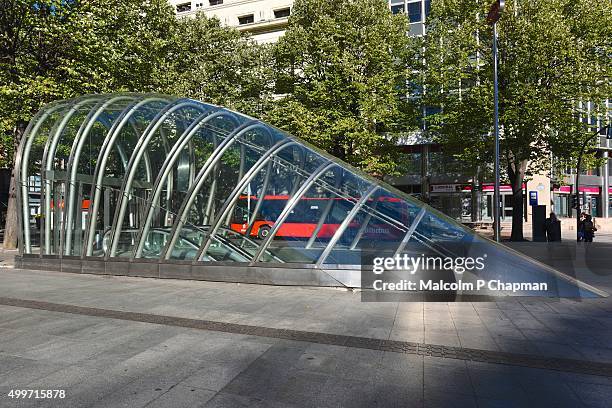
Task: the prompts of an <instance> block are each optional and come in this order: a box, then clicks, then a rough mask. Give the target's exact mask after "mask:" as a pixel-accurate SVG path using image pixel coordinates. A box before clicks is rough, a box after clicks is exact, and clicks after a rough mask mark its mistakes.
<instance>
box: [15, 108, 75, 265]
mask: <svg viewBox="0 0 612 408" xmlns="http://www.w3.org/2000/svg"><path fill="white" fill-rule="evenodd" d="M66 105H67V104H66V103H65V101H59V102H56V103H55V104H51V105H48V106H46V107H45V108H43V109H41V110H40V111H39V112H38V113H37V114H36V115H35V116H34V118H33V119H32V120H31V121H30V123H29V124H28V127H27V128H26V130H25V132H24V134H23V136H22V137H21V141H20V142H19V147H18V148H17V154H16V157H15V169H16V172H15V180H16V181H17V183H16V184H17V185H18V186H19V188H18V192H17V194H16V196H17V206H18V208H19V207H21V211H17V214H18V215H17V217H18V223H19V225H20V226H21V228H22V234H21V235H22V237H23V242H24V245H20V249H19V252H20V254H23V253H24V250H25V253H31V252H32V246H31V240H30V225H29V224H30V221H29V219H30V214H29V208H30V197H29V194H28V184H27V179H28V163H29V158H30V150H31V149H32V143H33V142H34V140H35V139H36V135H37V134H38V131H39V129H40V126H42V124H43V123H44V122H45V121H46V120H47V119H48V118H49V116H51V115H52V114H53V113H55V112H57V111H58V110H61V109H62V108H65V107H66ZM24 176H25V180H24ZM41 186H42V179H41ZM26 222H27V225H26Z"/></svg>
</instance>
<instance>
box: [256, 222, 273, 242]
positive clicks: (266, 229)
mask: <svg viewBox="0 0 612 408" xmlns="http://www.w3.org/2000/svg"><path fill="white" fill-rule="evenodd" d="M270 229H271V228H270V226H268V225H262V226H261V227H259V231H257V238H259V239H264V238H265V237H267V236H268V234H270Z"/></svg>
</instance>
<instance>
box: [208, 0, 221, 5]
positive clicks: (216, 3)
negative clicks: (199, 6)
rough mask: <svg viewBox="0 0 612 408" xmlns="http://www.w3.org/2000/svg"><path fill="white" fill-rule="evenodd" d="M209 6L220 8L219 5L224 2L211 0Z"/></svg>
mask: <svg viewBox="0 0 612 408" xmlns="http://www.w3.org/2000/svg"><path fill="white" fill-rule="evenodd" d="M208 4H210V5H211V6H218V5H219V4H223V0H209V1H208Z"/></svg>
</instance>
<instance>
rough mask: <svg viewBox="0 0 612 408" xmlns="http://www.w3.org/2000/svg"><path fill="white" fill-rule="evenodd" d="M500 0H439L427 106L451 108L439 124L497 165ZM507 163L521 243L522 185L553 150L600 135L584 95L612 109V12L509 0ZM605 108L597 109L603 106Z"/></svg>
mask: <svg viewBox="0 0 612 408" xmlns="http://www.w3.org/2000/svg"><path fill="white" fill-rule="evenodd" d="M490 4H491V2H489V1H478V0H439V1H437V2H433V4H432V11H431V15H430V17H429V19H428V29H427V35H426V37H425V38H423V39H420V40H418V41H420V42H421V45H422V46H423V47H424V50H425V51H424V55H423V56H422V57H423V60H424V61H425V64H424V66H423V72H424V85H425V89H426V96H425V97H424V103H425V104H427V105H431V106H438V107H441V108H442V111H441V113H439V114H437V115H433V116H432V117H430V118H429V122H430V123H431V127H430V129H431V130H432V131H433V132H434V133H435V134H436V136H437V138H438V140H439V141H440V142H441V143H442V144H443V145H445V146H446V147H447V148H448V150H449V151H451V152H452V153H454V154H456V155H458V156H460V157H461V158H463V159H468V160H470V159H471V160H473V161H479V162H481V163H482V162H485V163H490V162H492V160H491V158H492V157H493V155H492V148H493V144H492V124H493V115H492V112H493V86H492V81H493V73H492V62H493V61H492V57H491V41H492V30H491V27H490V26H489V25H488V24H487V22H486V20H485V16H486V15H487V11H488V8H489V6H490ZM497 25H498V32H499V50H500V54H499V57H500V59H499V81H500V82H499V84H500V86H499V90H500V105H499V106H500V125H501V129H502V131H501V134H502V140H501V151H502V167H504V168H505V173H506V177H507V178H508V180H509V182H510V184H511V185H512V191H513V218H512V237H511V239H512V240H522V239H523V222H522V218H523V190H522V185H523V183H524V181H525V180H526V177H529V175H530V174H533V173H537V172H540V171H542V170H543V169H544V168H546V166H547V165H548V160H549V156H550V153H553V154H555V155H558V156H560V157H575V153H576V148H577V147H578V146H580V145H581V140H584V138H585V137H588V136H589V135H590V134H592V129H591V127H592V126H590V125H589V124H588V123H584V121H582V119H585V117H586V115H585V114H584V113H585V112H581V108H580V104H579V103H580V102H581V101H582V102H587V101H590V102H592V103H593V104H594V106H596V107H598V108H599V112H600V113H603V114H605V112H604V111H603V109H602V101H604V100H605V99H606V98H607V97H609V96H610V80H609V78H610V63H609V58H610V55H611V52H612V49H611V47H610V46H611V39H612V31H611V29H612V9H610V7H609V3H607V2H592V1H589V0H507V1H506V10H505V11H504V13H503V14H502V16H501V19H500V21H499V22H498V24H497ZM595 111H597V109H595Z"/></svg>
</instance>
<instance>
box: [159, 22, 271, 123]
mask: <svg viewBox="0 0 612 408" xmlns="http://www.w3.org/2000/svg"><path fill="white" fill-rule="evenodd" d="M178 32H179V35H177V36H176V37H175V39H176V43H175V47H174V48H173V58H172V60H173V66H172V72H173V73H174V74H173V75H172V76H168V78H171V79H172V81H171V83H169V84H167V85H166V86H167V89H168V91H169V93H172V94H176V95H183V96H188V97H192V98H195V99H198V100H202V101H205V102H210V103H214V104H218V105H222V106H225V107H228V108H231V109H234V110H237V111H240V112H244V113H247V114H251V115H254V116H259V115H260V114H261V112H262V110H263V109H264V106H265V104H266V102H267V101H268V100H269V98H270V95H271V93H272V90H273V89H272V87H271V83H272V78H271V71H270V69H269V58H270V57H271V55H270V52H269V47H267V46H264V45H258V44H256V43H255V42H254V41H253V40H252V39H251V38H250V37H249V36H248V35H245V34H242V33H240V32H239V31H238V30H236V29H235V28H230V27H222V26H221V23H220V21H219V19H217V18H216V17H213V18H209V17H207V16H206V15H205V14H204V13H198V14H197V15H196V16H195V18H185V19H182V20H180V21H179V25H178Z"/></svg>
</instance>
